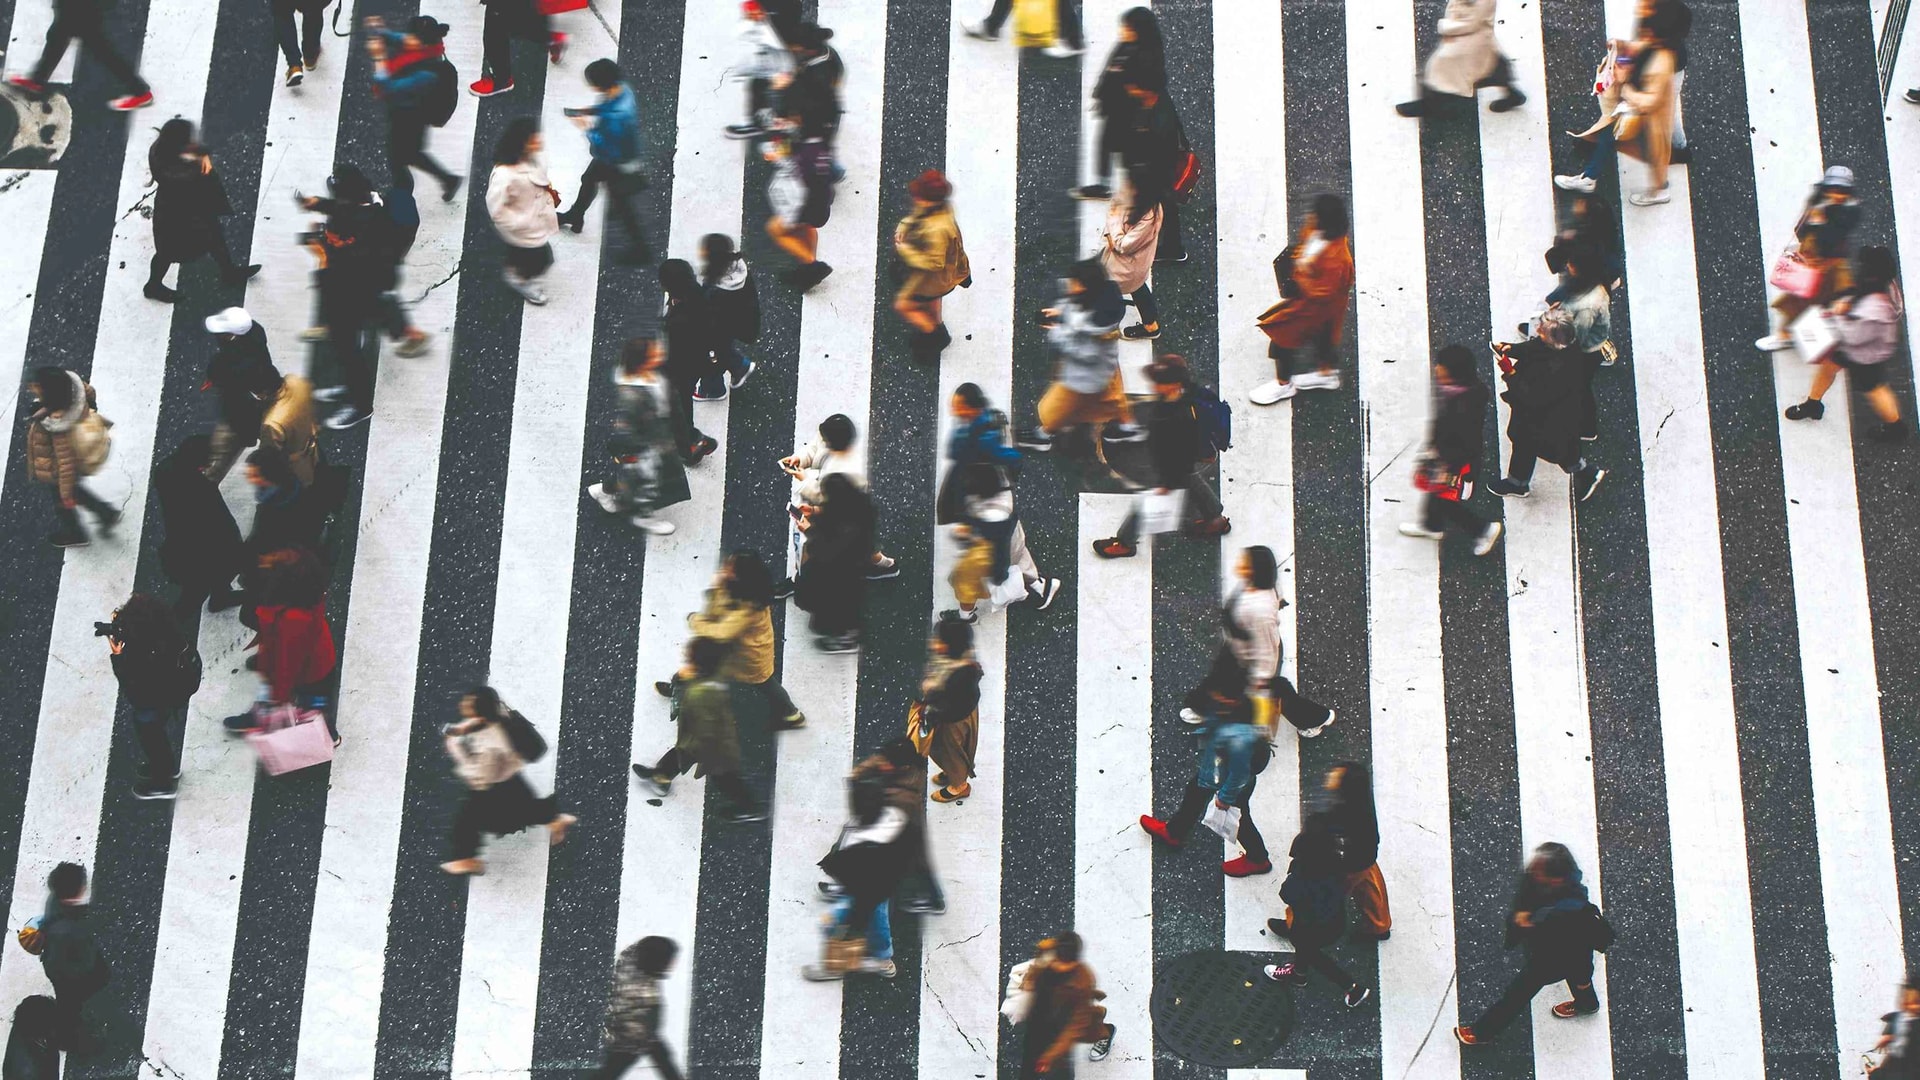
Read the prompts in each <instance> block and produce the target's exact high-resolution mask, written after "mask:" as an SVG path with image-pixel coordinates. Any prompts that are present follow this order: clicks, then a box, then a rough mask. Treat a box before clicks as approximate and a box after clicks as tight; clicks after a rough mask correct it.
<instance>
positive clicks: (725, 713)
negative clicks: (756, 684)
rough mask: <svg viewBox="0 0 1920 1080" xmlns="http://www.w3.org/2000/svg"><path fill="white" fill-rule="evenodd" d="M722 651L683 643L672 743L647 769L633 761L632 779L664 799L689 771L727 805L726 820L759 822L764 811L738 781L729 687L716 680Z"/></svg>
mask: <svg viewBox="0 0 1920 1080" xmlns="http://www.w3.org/2000/svg"><path fill="white" fill-rule="evenodd" d="M727 651H728V650H727V646H726V645H725V644H724V643H723V642H718V641H714V640H713V639H711V638H703V637H696V638H693V639H692V640H690V641H688V642H687V661H686V667H685V668H684V669H683V672H684V676H685V681H686V687H685V688H684V689H683V690H682V691H681V695H680V710H679V716H678V724H677V727H676V734H675V737H674V744H673V745H672V746H671V747H669V748H668V749H667V752H666V753H664V754H662V755H660V760H659V761H657V762H655V763H654V764H653V765H652V766H651V767H649V766H646V765H642V764H640V763H638V762H635V763H634V765H633V774H634V775H635V776H637V777H639V778H640V782H641V783H642V784H644V785H646V787H647V790H649V791H651V792H653V793H654V794H655V795H658V796H660V797H662V798H664V797H666V796H667V795H668V794H669V793H671V792H672V790H673V781H674V779H675V778H676V777H678V776H679V775H680V774H681V773H684V772H686V771H688V770H689V769H691V770H693V774H694V775H695V776H704V777H706V778H707V780H708V782H709V783H711V784H712V785H713V787H714V788H715V789H717V790H718V791H719V792H720V793H721V794H723V795H725V796H726V797H727V799H728V801H729V802H731V803H732V804H733V805H732V809H731V810H730V811H729V813H728V819H729V820H731V821H733V822H735V823H736V824H746V823H750V822H755V821H765V820H767V812H766V810H765V809H763V808H762V807H761V804H760V800H759V799H758V798H756V797H755V796H754V794H753V792H752V790H750V789H749V788H748V787H747V784H746V781H745V780H743V779H741V777H740V732H739V728H738V725H737V721H736V715H737V714H736V713H735V711H734V710H735V706H736V700H735V697H734V691H733V688H732V687H730V686H729V685H728V684H727V683H726V682H725V681H724V680H722V679H721V678H720V665H721V664H722V663H724V662H725V661H726V657H727Z"/></svg>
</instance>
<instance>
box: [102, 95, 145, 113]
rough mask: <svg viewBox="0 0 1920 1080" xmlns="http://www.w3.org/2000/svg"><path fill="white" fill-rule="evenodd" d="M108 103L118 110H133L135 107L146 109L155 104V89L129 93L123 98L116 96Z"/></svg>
mask: <svg viewBox="0 0 1920 1080" xmlns="http://www.w3.org/2000/svg"><path fill="white" fill-rule="evenodd" d="M107 104H108V105H109V106H111V107H112V108H113V109H115V110H116V111H118V112H132V111H133V110H135V109H144V108H146V107H147V106H149V105H151V104H153V91H151V90H148V91H145V92H144V93H139V94H128V95H127V96H126V97H123V98H114V99H113V100H112V101H109V102H108V103H107Z"/></svg>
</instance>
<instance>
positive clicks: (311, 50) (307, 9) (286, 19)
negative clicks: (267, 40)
mask: <svg viewBox="0 0 1920 1080" xmlns="http://www.w3.org/2000/svg"><path fill="white" fill-rule="evenodd" d="M331 2H332V0H273V34H274V37H275V38H276V39H278V41H279V42H280V55H281V56H282V57H285V58H286V61H287V77H286V84H287V85H288V86H290V87H292V86H299V85H300V83H301V82H302V81H304V80H305V78H306V75H307V72H309V71H312V70H313V69H314V68H315V67H316V66H318V65H319V63H320V39H321V35H322V34H323V33H324V32H325V31H326V28H327V7H328V6H329V4H331ZM296 12H297V13H299V15H300V20H299V23H300V24H299V25H298V26H295V25H294V18H293V16H294V14H295V13H296Z"/></svg>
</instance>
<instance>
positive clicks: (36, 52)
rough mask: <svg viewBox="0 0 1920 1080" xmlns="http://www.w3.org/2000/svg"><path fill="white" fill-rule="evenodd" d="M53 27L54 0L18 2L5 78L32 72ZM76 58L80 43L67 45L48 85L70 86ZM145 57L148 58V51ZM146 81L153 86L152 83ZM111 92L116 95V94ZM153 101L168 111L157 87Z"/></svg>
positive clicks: (8, 48)
mask: <svg viewBox="0 0 1920 1080" xmlns="http://www.w3.org/2000/svg"><path fill="white" fill-rule="evenodd" d="M107 17H108V19H109V21H111V20H112V19H113V13H111V12H110V13H109V14H108V16H107ZM148 18H149V20H151V18H152V13H151V9H149V13H148ZM52 26H53V0H20V3H19V5H18V6H16V7H15V8H14V9H13V29H12V31H11V32H10V33H9V35H8V37H7V57H6V60H7V63H6V67H7V74H9V75H25V74H27V73H29V72H31V71H32V70H33V65H35V64H37V63H39V62H40V50H41V49H43V48H45V47H46V43H47V30H48V28H50V27H52ZM208 26H209V28H211V26H212V24H211V23H209V24H208ZM79 55H80V44H79V42H74V43H73V44H70V45H68V46H67V54H66V55H65V56H63V57H61V58H60V62H59V63H58V64H56V65H54V69H53V74H52V75H51V76H49V78H48V81H49V82H54V83H71V82H72V81H73V63H74V60H75V59H76V58H77V57H78V56H79ZM148 55H151V51H150V50H149V52H148ZM147 81H148V82H149V83H152V82H153V80H151V79H149V80H147ZM112 92H113V93H119V91H117V90H116V91H112ZM154 98H155V100H156V103H157V104H158V105H159V106H160V107H161V108H168V107H171V106H170V104H169V102H167V101H164V100H160V90H159V87H158V86H157V85H156V86H155V87H154Z"/></svg>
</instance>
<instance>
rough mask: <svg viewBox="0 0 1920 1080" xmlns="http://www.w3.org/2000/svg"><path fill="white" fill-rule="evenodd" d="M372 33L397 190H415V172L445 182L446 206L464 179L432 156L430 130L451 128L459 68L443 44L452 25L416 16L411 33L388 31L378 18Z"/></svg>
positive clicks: (369, 23)
mask: <svg viewBox="0 0 1920 1080" xmlns="http://www.w3.org/2000/svg"><path fill="white" fill-rule="evenodd" d="M363 25H364V26H365V27H366V28H367V39H366V40H367V56H368V57H370V58H371V59H372V60H373V89H374V93H375V94H376V95H378V96H379V98H380V100H381V101H383V102H385V103H386V106H387V166H388V167H389V168H391V169H392V170H393V186H394V187H397V188H399V189H400V190H402V191H412V190H413V170H415V169H419V170H420V171H421V172H424V173H426V174H427V175H428V176H431V177H433V178H434V179H435V180H438V181H440V201H441V202H452V201H453V196H454V193H455V192H458V191H459V190H460V184H461V181H462V180H463V179H464V178H463V177H459V176H455V175H454V174H453V173H451V172H448V171H447V169H446V167H445V166H443V165H441V164H440V163H439V162H438V161H435V160H434V159H433V157H432V156H431V155H430V154H428V153H427V128H429V127H437V126H439V125H440V124H443V123H445V122H446V116H447V114H448V113H450V112H451V111H452V102H453V101H454V100H455V99H457V98H458V97H459V91H458V90H456V89H454V87H453V80H454V79H455V78H456V77H457V76H456V75H455V74H454V69H453V65H452V64H450V63H448V62H447V48H446V45H445V44H443V42H444V41H445V40H446V36H447V25H446V24H445V23H443V22H439V21H438V20H436V19H434V18H433V17H431V16H428V15H416V16H414V18H413V19H411V20H409V21H408V23H407V29H406V32H405V33H400V32H397V31H393V30H388V29H387V28H386V24H384V23H383V22H381V20H380V17H379V16H377V15H369V16H368V17H367V18H366V19H365V20H364V22H363Z"/></svg>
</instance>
